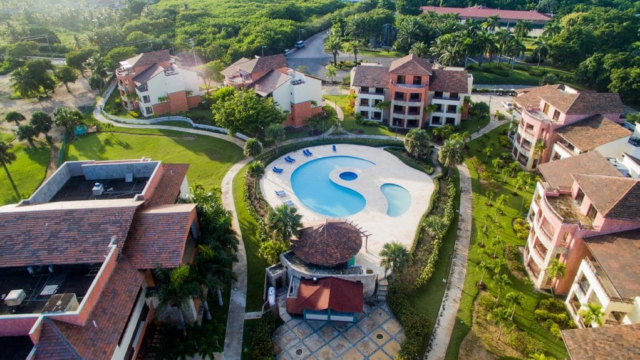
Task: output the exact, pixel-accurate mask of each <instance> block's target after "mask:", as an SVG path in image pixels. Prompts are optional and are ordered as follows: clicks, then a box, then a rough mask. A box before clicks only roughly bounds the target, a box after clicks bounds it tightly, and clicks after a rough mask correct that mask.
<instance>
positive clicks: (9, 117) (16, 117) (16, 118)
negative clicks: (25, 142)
mask: <svg viewBox="0 0 640 360" xmlns="http://www.w3.org/2000/svg"><path fill="white" fill-rule="evenodd" d="M4 120H5V121H6V122H15V123H16V126H20V121H24V120H26V118H25V117H24V115H22V114H20V113H19V112H17V111H9V112H8V113H7V114H6V115H5V116H4Z"/></svg>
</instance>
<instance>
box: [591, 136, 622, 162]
mask: <svg viewBox="0 0 640 360" xmlns="http://www.w3.org/2000/svg"><path fill="white" fill-rule="evenodd" d="M628 143H629V136H626V137H623V138H622V139H618V140H616V141H612V142H610V143H607V144H604V145H600V146H598V147H597V148H596V151H597V152H599V153H600V155H602V156H604V157H605V158H616V159H619V158H621V157H622V153H623V151H624V149H625V148H626V145H627V144H628Z"/></svg>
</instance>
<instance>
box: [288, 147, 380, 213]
mask: <svg viewBox="0 0 640 360" xmlns="http://www.w3.org/2000/svg"><path fill="white" fill-rule="evenodd" d="M374 165H375V164H374V163H372V162H371V161H368V160H364V159H360V158H356V157H351V156H329V157H324V158H320V159H316V160H312V161H309V162H308V163H306V164H303V165H301V166H300V167H298V168H297V169H296V170H295V171H294V172H293V173H292V174H291V187H292V188H293V191H294V192H295V194H296V196H297V197H298V199H299V200H300V201H301V202H302V203H303V204H304V205H305V206H307V207H308V208H309V209H311V210H313V211H315V212H317V213H318V214H322V215H325V216H330V217H346V216H350V215H353V214H356V213H358V212H360V211H361V210H362V209H364V207H365V205H366V200H365V198H364V196H362V195H360V193H358V192H356V191H353V190H351V189H347V188H345V187H343V186H340V185H338V184H336V183H334V182H333V181H331V179H329V174H330V173H331V172H332V171H333V170H335V169H339V168H346V167H351V168H358V169H367V168H370V167H372V166H374Z"/></svg>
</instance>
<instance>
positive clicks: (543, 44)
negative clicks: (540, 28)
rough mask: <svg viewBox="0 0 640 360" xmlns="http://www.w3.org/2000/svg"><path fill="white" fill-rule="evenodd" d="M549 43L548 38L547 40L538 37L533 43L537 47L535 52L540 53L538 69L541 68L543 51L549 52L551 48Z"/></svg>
mask: <svg viewBox="0 0 640 360" xmlns="http://www.w3.org/2000/svg"><path fill="white" fill-rule="evenodd" d="M548 44H549V42H548V41H547V38H545V37H544V36H538V37H537V38H536V39H535V40H534V41H533V46H535V51H536V52H537V53H538V67H540V61H542V51H545V52H546V51H548V50H549V47H548Z"/></svg>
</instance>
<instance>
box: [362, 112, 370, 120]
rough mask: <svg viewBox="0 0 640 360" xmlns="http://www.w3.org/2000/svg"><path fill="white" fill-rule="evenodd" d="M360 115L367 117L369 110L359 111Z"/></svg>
mask: <svg viewBox="0 0 640 360" xmlns="http://www.w3.org/2000/svg"><path fill="white" fill-rule="evenodd" d="M360 115H362V117H363V118H365V119H368V118H369V112H368V111H360Z"/></svg>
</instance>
